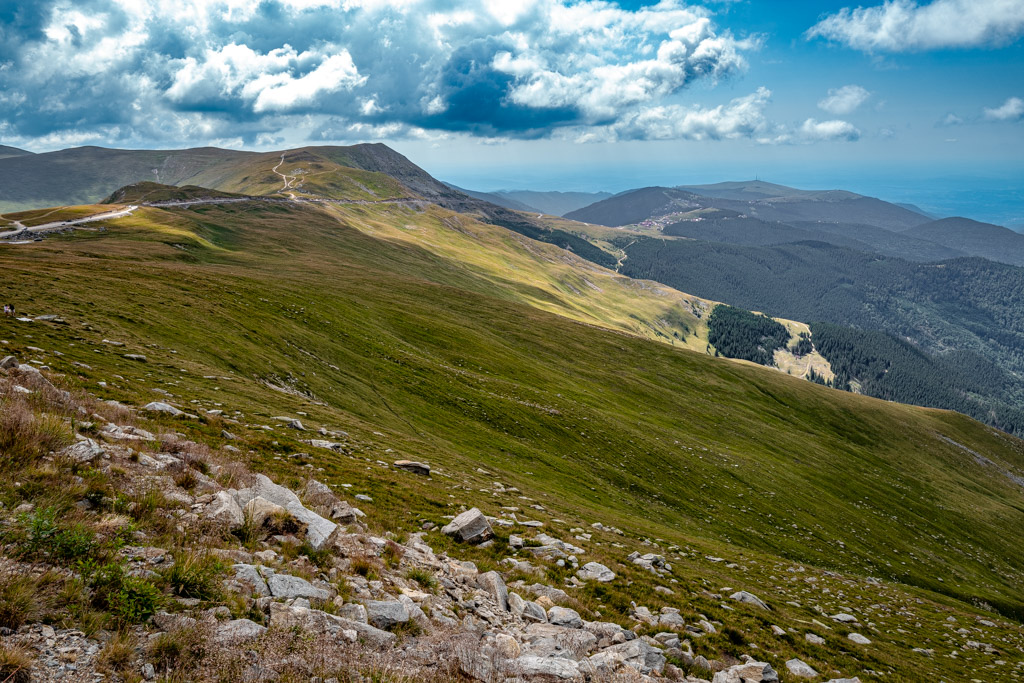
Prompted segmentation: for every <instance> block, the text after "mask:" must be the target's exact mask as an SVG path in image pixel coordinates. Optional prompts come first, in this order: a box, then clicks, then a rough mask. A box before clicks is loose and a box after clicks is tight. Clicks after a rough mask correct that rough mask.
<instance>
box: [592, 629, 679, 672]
mask: <svg viewBox="0 0 1024 683" xmlns="http://www.w3.org/2000/svg"><path fill="white" fill-rule="evenodd" d="M588 661H589V662H590V664H591V666H593V667H594V668H595V669H596V670H597V671H599V672H602V673H608V674H610V673H614V672H615V671H616V670H617V669H619V668H620V667H622V666H628V667H631V668H633V669H636V670H637V671H638V672H640V673H642V674H644V675H649V674H651V673H652V672H654V673H658V674H660V673H661V672H662V671H664V669H665V655H663V654H661V650H659V649H658V648H656V647H652V646H650V645H648V644H647V643H646V642H645V641H643V640H641V639H639V638H637V639H636V640H630V641H627V642H625V643H619V644H618V645H612V646H611V647H607V648H605V649H604V650H601V651H600V652H598V653H597V654H596V655H592V656H591V657H590V659H589V660H588Z"/></svg>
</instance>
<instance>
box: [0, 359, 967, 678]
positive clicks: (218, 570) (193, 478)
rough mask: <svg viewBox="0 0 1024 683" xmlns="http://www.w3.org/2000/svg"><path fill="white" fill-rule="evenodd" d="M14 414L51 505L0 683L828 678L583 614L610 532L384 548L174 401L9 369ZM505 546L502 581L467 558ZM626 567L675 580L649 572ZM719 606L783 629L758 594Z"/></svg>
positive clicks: (4, 636)
mask: <svg viewBox="0 0 1024 683" xmlns="http://www.w3.org/2000/svg"><path fill="white" fill-rule="evenodd" d="M0 401H2V402H0V417H2V426H0V439H2V441H0V449H6V450H5V451H4V453H3V457H2V458H0V464H2V465H3V466H4V468H5V472H6V473H8V474H9V475H10V476H13V477H15V479H16V480H17V479H19V478H21V479H23V480H24V482H21V481H15V486H16V487H21V488H24V487H25V486H28V485H29V484H28V482H30V481H31V482H40V481H46V482H48V486H50V487H52V490H50V491H42V492H39V494H38V495H35V500H37V501H48V502H47V503H45V504H44V503H42V502H23V503H20V504H16V505H12V506H9V507H7V506H5V507H2V508H0V520H2V527H0V534H2V535H0V541H2V543H3V545H2V552H0V681H5V682H6V681H11V682H24V681H30V680H31V681H51V680H53V681H56V680H61V681H99V680H107V679H113V680H124V681H138V680H244V681H278V680H280V681H285V680H319V681H331V680H334V681H341V680H352V681H356V680H375V681H378V680H413V679H428V680H453V679H458V680H480V681H487V682H488V683H490V682H498V681H529V680H535V679H536V680H562V681H597V680H620V679H621V680H631V681H646V680H651V679H659V678H668V679H671V680H685V681H689V682H691V683H699V682H701V681H704V682H711V683H754V682H758V681H763V682H771V681H779V680H784V681H795V680H816V681H823V680H826V676H822V675H819V672H817V671H815V670H814V669H813V668H812V667H811V666H809V665H808V664H806V663H804V662H803V661H800V660H799V659H791V660H789V661H786V662H785V667H786V668H785V670H782V671H776V670H775V669H773V667H772V666H771V665H770V664H768V663H767V662H764V661H758V660H757V659H756V658H754V657H751V656H749V655H744V656H743V657H742V659H721V660H710V661H709V660H708V659H707V658H705V657H703V656H700V655H696V656H695V654H694V650H693V646H692V643H693V641H694V639H698V638H702V637H705V636H707V635H710V634H715V633H717V632H719V631H721V630H722V629H723V628H724V627H725V626H726V625H725V624H723V623H722V622H720V621H712V620H709V619H707V618H706V617H703V615H700V616H699V617H698V618H696V619H693V618H690V619H684V617H683V616H682V615H681V610H680V609H679V608H676V607H661V608H659V609H657V610H651V609H649V608H647V607H645V606H643V605H638V604H636V603H633V604H632V605H631V606H630V607H629V609H628V614H620V615H617V616H618V617H619V618H618V619H617V621H619V622H624V623H626V624H628V625H629V626H628V627H627V626H623V625H622V624H621V623H617V622H616V621H612V620H607V621H605V620H602V619H601V617H600V613H598V612H593V611H590V610H587V609H585V608H584V607H582V606H581V603H579V602H578V600H577V599H576V598H575V597H574V596H573V594H572V591H573V590H574V589H575V588H577V587H578V586H582V585H584V584H586V583H588V582H595V583H599V584H608V583H612V582H615V581H616V580H619V578H618V577H617V576H616V572H615V571H613V570H612V569H610V568H609V567H607V566H605V565H603V564H600V563H598V562H584V561H582V560H581V559H580V556H581V555H583V554H584V550H583V549H582V548H581V547H579V546H577V545H575V543H579V542H580V539H588V538H589V537H590V536H589V534H591V533H597V532H602V533H608V534H610V535H614V534H616V533H619V534H621V532H619V531H618V530H617V529H614V528H611V527H606V526H604V525H602V524H601V523H598V522H595V523H594V525H593V529H590V530H584V529H574V530H573V533H575V534H576V536H574V537H571V538H567V539H563V538H557V537H554V536H551V535H548V534H547V533H543V532H540V531H539V529H538V528H531V525H530V523H529V522H528V521H526V522H521V523H520V526H523V528H524V529H525V532H523V533H521V534H510V535H508V536H507V541H506V540H505V539H504V538H501V540H500V541H499V539H498V537H497V536H496V534H495V528H496V527H498V526H506V525H509V524H511V522H509V521H508V519H505V518H494V517H487V516H485V515H484V514H483V513H481V512H480V510H478V509H476V508H471V509H467V510H465V511H463V512H462V513H461V514H458V515H457V516H454V517H453V518H451V519H450V521H449V522H448V523H447V525H444V526H443V527H442V528H440V529H437V528H435V527H434V525H433V524H431V523H425V524H424V528H423V530H422V532H420V533H413V534H408V535H403V534H395V533H391V532H389V531H383V532H380V531H378V533H371V532H370V531H369V528H368V525H367V523H368V522H369V521H370V520H368V519H367V516H366V515H365V514H364V512H363V511H362V510H360V509H359V508H358V507H357V506H356V505H355V504H353V503H356V504H358V503H359V500H353V501H349V500H346V499H345V498H344V497H343V496H342V495H339V492H338V491H335V490H333V489H332V488H331V487H329V486H327V485H325V484H324V483H321V482H320V481H318V480H316V479H314V478H309V479H307V480H305V481H304V482H303V484H302V486H301V487H297V488H296V489H295V490H292V489H291V488H288V487H285V486H282V485H280V484H278V483H275V482H274V481H272V480H271V479H270V478H268V477H267V476H264V475H262V474H259V473H254V472H251V471H249V470H248V469H246V468H245V467H244V466H243V465H241V464H240V463H239V462H238V460H237V459H234V458H233V456H234V455H235V454H236V453H238V452H239V448H238V447H236V446H227V447H226V448H222V449H219V450H217V451H214V450H213V449H211V448H209V447H207V446H206V445H204V444H202V443H198V442H196V441H193V440H190V439H188V438H186V437H185V436H184V435H183V434H181V433H180V432H176V431H175V430H174V429H173V425H172V426H171V427H170V428H169V427H167V424H168V423H169V422H172V421H173V419H178V418H187V419H191V418H195V419H198V418H199V416H197V415H190V414H188V413H186V412H185V411H184V410H181V409H179V408H176V407H174V406H172V405H170V404H168V403H162V402H153V403H150V404H147V405H145V406H141V407H139V408H131V407H129V406H125V405H122V404H118V403H114V402H101V401H98V400H96V399H95V398H94V397H91V396H89V395H88V394H86V393H84V392H80V393H79V394H72V393H69V392H68V391H65V390H63V389H60V388H57V387H55V386H54V384H52V383H51V380H50V379H48V378H47V377H46V376H44V375H43V373H42V372H40V370H39V369H38V368H37V367H35V366H33V365H25V364H21V363H19V362H18V360H17V359H15V358H13V357H8V358H5V359H3V360H2V361H0ZM211 412H213V411H211ZM205 418H210V419H212V418H219V416H218V415H212V416H204V419H205ZM230 428H232V424H231V421H230V420H225V421H224V431H223V434H224V435H226V436H225V438H229V439H230V440H231V441H232V443H235V442H237V443H239V444H241V443H242V442H241V441H239V440H238V438H237V437H236V436H235V435H234V434H232V433H231V432H230V431H229V429H230ZM292 428H294V429H303V427H302V425H301V423H298V424H294V425H292ZM342 438H343V435H342V434H340V433H336V432H330V431H328V430H326V429H322V430H321V433H320V434H317V435H316V438H311V439H308V440H307V441H308V443H309V445H310V447H311V448H314V449H334V450H340V449H343V448H344V445H343V443H342V442H340V441H337V440H336V439H342ZM393 466H394V467H396V468H399V469H402V470H405V471H406V472H408V473H409V474H410V476H429V474H430V468H429V466H428V465H426V464H423V463H417V462H410V461H398V462H395V463H394V464H393ZM34 485H37V484H34ZM26 497H28V496H27V495H26ZM538 526H539V523H538ZM445 537H447V538H448V539H451V540H450V541H446V542H445V544H446V545H447V546H448V547H449V550H448V551H447V552H440V553H437V552H435V551H434V549H433V548H432V543H433V544H434V545H435V547H436V542H434V541H431V540H430V539H431V538H435V539H443V538H445ZM499 542H500V543H502V544H507V548H503V549H501V550H502V554H504V555H505V557H504V559H502V561H501V563H500V566H499V568H498V569H496V570H493V569H492V570H489V571H481V570H480V569H479V568H478V566H477V565H476V564H474V563H473V562H471V561H467V560H464V559H463V560H460V559H459V557H458V554H459V553H458V549H459V548H469V547H470V546H486V545H488V544H495V543H499ZM574 542H575V543H574ZM453 549H454V550H453ZM626 560H627V561H629V562H630V563H632V564H633V565H636V566H638V567H641V568H643V569H644V570H645V571H648V572H650V573H651V574H653V575H655V576H663V575H668V571H669V570H670V569H671V567H670V566H668V564H667V562H666V559H665V557H663V556H662V555H659V554H655V553H647V554H640V553H639V552H634V553H632V554H630V555H628V557H627V558H626ZM551 565H555V566H558V567H560V568H565V569H568V570H571V574H570V575H569V578H568V579H566V580H565V582H564V584H563V585H560V586H555V585H550V581H549V580H548V579H547V576H548V574H547V572H546V571H545V570H544V569H545V567H546V566H551ZM655 590H657V591H659V592H661V593H663V595H671V594H673V591H672V589H671V588H669V587H667V586H659V587H658V588H656V589H655ZM718 597H720V598H721V599H722V600H723V601H729V602H731V603H732V604H735V605H737V606H739V605H741V604H745V605H746V606H748V607H752V608H754V609H755V610H764V612H765V614H766V615H767V614H769V607H768V605H766V604H765V603H764V602H763V601H762V600H761V599H760V598H758V597H757V596H756V595H753V594H751V593H749V592H746V591H737V592H734V593H732V594H731V595H727V596H718ZM831 619H832V620H833V621H834V622H837V623H843V622H845V621H852V622H856V621H857V619H856V618H855V617H853V616H850V615H847V614H836V615H834V616H832V617H831ZM818 623H819V625H820V626H821V627H823V628H826V629H827V628H829V627H828V626H826V625H824V624H821V623H820V622H818ZM771 628H772V629H773V630H777V635H778V634H785V633H786V631H785V630H784V629H781V628H780V627H778V626H774V625H772V626H771ZM800 637H805V638H806V639H807V640H808V641H809V642H812V643H813V642H815V641H813V640H811V639H812V638H817V639H818V640H819V641H820V640H822V639H821V638H820V637H819V636H817V635H815V634H814V633H812V632H808V633H806V634H802V635H801V636H800ZM848 639H849V641H851V642H852V643H854V644H869V643H870V642H871V641H870V639H869V638H867V637H865V636H863V635H861V634H859V633H850V634H849V636H848ZM822 642H823V641H822ZM978 647H982V645H981V644H978ZM830 680H831V682H832V683H850V682H851V681H858V680H859V679H857V678H832V679H830Z"/></svg>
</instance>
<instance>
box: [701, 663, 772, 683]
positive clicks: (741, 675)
mask: <svg viewBox="0 0 1024 683" xmlns="http://www.w3.org/2000/svg"><path fill="white" fill-rule="evenodd" d="M698 659H699V658H698ZM694 663H696V659H695V660H694ZM704 663H705V664H707V660H704ZM704 668H707V669H709V670H710V668H711V667H710V665H708V666H706V667H704ZM778 681H779V675H778V674H777V673H775V669H773V668H772V665H771V664H768V663H767V662H747V663H746V664H737V665H736V666H730V667H729V668H728V669H725V670H724V671H719V672H718V673H716V674H715V677H714V678H713V679H712V681H711V683H778Z"/></svg>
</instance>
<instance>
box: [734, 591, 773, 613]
mask: <svg viewBox="0 0 1024 683" xmlns="http://www.w3.org/2000/svg"><path fill="white" fill-rule="evenodd" d="M729 597H730V598H732V599H733V600H735V601H737V602H743V603H746V604H748V605H754V606H755V607H760V608H761V609H768V605H766V604H765V603H764V601H763V600H761V598H759V597H757V596H756V595H754V594H753V593H748V592H747V591H738V592H736V593H733V594H732V595H730V596H729Z"/></svg>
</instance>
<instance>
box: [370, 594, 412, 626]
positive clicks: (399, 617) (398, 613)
mask: <svg viewBox="0 0 1024 683" xmlns="http://www.w3.org/2000/svg"><path fill="white" fill-rule="evenodd" d="M366 619H367V621H368V622H369V624H370V625H371V626H374V627H376V628H379V629H384V630H388V629H392V628H394V627H395V626H397V625H398V624H404V623H405V622H407V621H409V613H408V612H407V611H406V609H405V605H403V604H402V603H400V602H397V601H387V602H386V601H383V600H370V601H368V602H367V603H366Z"/></svg>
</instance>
